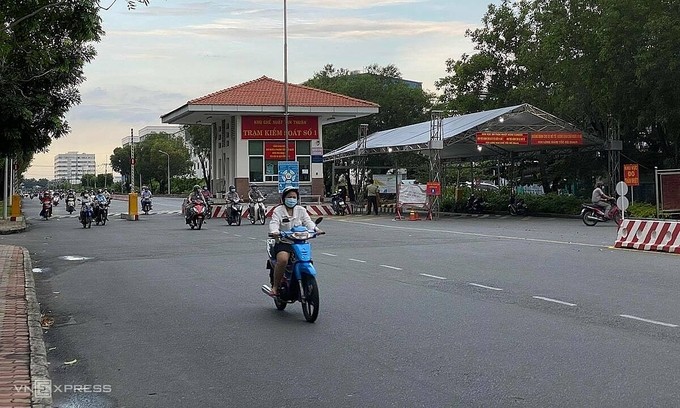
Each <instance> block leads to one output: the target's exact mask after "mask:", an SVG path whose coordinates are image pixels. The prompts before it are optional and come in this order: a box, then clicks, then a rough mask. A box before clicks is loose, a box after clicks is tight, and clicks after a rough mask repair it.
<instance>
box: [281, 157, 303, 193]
mask: <svg viewBox="0 0 680 408" xmlns="http://www.w3.org/2000/svg"><path fill="white" fill-rule="evenodd" d="M289 186H293V187H295V188H300V163H298V162H296V161H280V162H279V193H280V192H282V191H283V189H284V188H286V187H289Z"/></svg>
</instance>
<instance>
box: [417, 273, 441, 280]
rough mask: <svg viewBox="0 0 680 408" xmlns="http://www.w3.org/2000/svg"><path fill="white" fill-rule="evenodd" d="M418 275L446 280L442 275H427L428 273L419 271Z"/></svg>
mask: <svg viewBox="0 0 680 408" xmlns="http://www.w3.org/2000/svg"><path fill="white" fill-rule="evenodd" d="M420 276H426V277H428V278H434V279H441V280H446V278H443V277H441V276H437V275H428V274H426V273H421V274H420Z"/></svg>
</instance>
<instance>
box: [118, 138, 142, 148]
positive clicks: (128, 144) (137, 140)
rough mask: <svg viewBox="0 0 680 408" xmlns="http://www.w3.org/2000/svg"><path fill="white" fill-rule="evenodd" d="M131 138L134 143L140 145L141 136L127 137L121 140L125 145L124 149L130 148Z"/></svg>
mask: <svg viewBox="0 0 680 408" xmlns="http://www.w3.org/2000/svg"><path fill="white" fill-rule="evenodd" d="M130 138H132V139H133V140H132V142H133V143H139V136H126V137H124V138H122V139H120V143H121V144H122V145H123V147H128V146H130Z"/></svg>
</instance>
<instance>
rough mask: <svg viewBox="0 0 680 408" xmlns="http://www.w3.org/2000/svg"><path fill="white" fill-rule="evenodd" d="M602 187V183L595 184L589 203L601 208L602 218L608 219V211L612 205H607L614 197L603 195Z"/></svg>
mask: <svg viewBox="0 0 680 408" xmlns="http://www.w3.org/2000/svg"><path fill="white" fill-rule="evenodd" d="M603 187H604V182H602V181H598V182H597V183H596V184H595V189H594V190H593V196H592V197H591V201H592V202H593V204H594V205H595V206H597V207H599V208H601V209H602V210H603V211H604V217H605V218H609V210H611V209H612V205H611V204H609V200H612V199H613V198H614V197H610V196H608V195H607V194H605V193H604V191H603V190H602V188H603Z"/></svg>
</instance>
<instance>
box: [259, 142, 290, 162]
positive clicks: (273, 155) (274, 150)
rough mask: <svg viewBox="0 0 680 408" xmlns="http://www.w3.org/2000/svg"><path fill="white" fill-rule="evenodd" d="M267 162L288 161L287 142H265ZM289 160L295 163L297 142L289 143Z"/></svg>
mask: <svg viewBox="0 0 680 408" xmlns="http://www.w3.org/2000/svg"><path fill="white" fill-rule="evenodd" d="M264 159H265V160H286V142H264ZM288 160H290V161H295V142H290V141H289V142H288Z"/></svg>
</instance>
